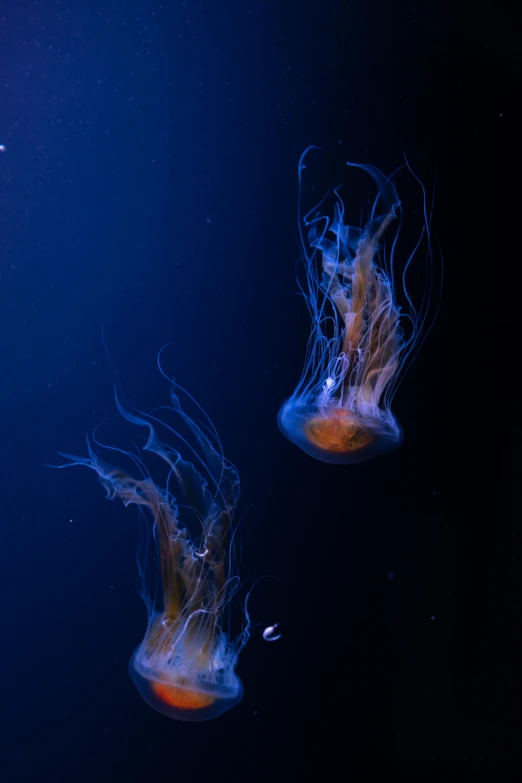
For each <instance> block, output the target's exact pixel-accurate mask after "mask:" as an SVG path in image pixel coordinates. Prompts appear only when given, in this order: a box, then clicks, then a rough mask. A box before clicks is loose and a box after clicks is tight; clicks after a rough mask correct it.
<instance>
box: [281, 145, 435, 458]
mask: <svg viewBox="0 0 522 783" xmlns="http://www.w3.org/2000/svg"><path fill="white" fill-rule="evenodd" d="M310 149H311V148H308V149H307V150H305V152H304V153H303V155H302V156H301V159H300V161H299V188H300V193H301V173H302V171H303V169H304V168H305V166H304V163H303V161H304V158H305V156H306V155H307V153H308V151H309V150H310ZM347 165H348V166H351V167H354V168H359V169H362V170H363V171H364V172H366V173H367V174H368V175H369V176H370V177H371V178H372V179H373V181H374V184H375V185H376V186H377V190H378V193H377V196H376V198H375V200H374V202H373V206H372V208H371V212H370V217H369V220H368V221H367V222H366V224H365V225H364V226H363V227H362V228H356V227H353V226H350V225H347V224H346V223H345V221H344V214H345V205H344V202H343V200H342V199H341V197H340V193H339V190H338V189H337V190H335V191H333V193H334V195H335V206H334V209H333V217H332V218H330V217H328V216H327V215H325V214H323V212H322V211H321V207H322V206H323V203H324V201H325V199H323V201H321V203H320V204H319V206H318V207H317V208H316V209H315V210H312V212H309V213H308V214H307V215H306V216H305V217H304V219H303V222H304V225H305V227H306V228H307V229H308V243H309V246H310V248H311V250H310V252H307V251H306V249H305V241H304V238H303V234H302V231H301V228H300V235H301V240H302V245H303V250H304V263H305V272H306V283H305V285H303V286H301V289H302V291H303V293H304V296H305V299H306V302H307V305H308V310H309V312H310V315H311V317H312V330H311V334H310V337H309V340H308V348H307V355H306V361H305V366H304V369H303V372H302V375H301V379H300V381H299V383H298V385H297V388H296V389H295V391H294V393H293V394H292V396H291V397H290V398H289V399H287V400H286V401H285V402H284V403H283V405H282V407H281V409H280V411H279V414H278V424H279V427H280V429H281V431H282V432H283V434H284V435H285V436H286V437H287V438H288V439H289V440H291V441H293V442H294V443H295V444H296V445H298V446H299V447H300V448H301V449H302V450H303V451H305V452H306V453H307V454H309V455H311V456H312V457H315V458H316V459H319V460H322V461H323V462H330V463H340V464H351V463H356V462H362V461H364V460H367V459H370V458H371V457H374V456H376V455H379V454H384V453H386V452H389V451H391V450H393V449H396V448H397V447H398V446H400V444H401V442H402V430H401V427H400V425H399V423H398V422H397V420H396V419H395V417H394V415H393V413H392V411H391V403H392V400H393V396H394V394H395V392H396V389H397V386H398V383H399V381H400V379H401V377H402V375H403V374H404V371H405V369H406V367H407V366H408V364H409V362H410V361H411V359H412V358H413V357H414V355H415V354H416V351H417V349H418V348H419V347H420V344H421V343H422V341H423V339H424V338H425V336H426V334H427V331H429V328H430V325H429V324H428V314H429V312H430V310H431V305H432V296H431V281H432V275H433V264H432V249H431V241H430V222H431V215H430V214H429V212H428V209H427V205H426V193H425V189H424V187H423V185H422V183H421V182H420V180H419V179H418V178H417V177H416V176H415V174H413V172H412V171H411V169H410V167H409V164H406V166H407V168H408V169H409V171H410V173H411V174H412V176H413V177H414V179H415V180H416V181H417V183H418V184H419V185H420V188H421V191H422V203H421V206H422V208H423V213H422V214H423V228H422V231H421V235H420V236H419V237H418V239H417V241H416V243H415V246H414V250H413V252H412V253H411V254H410V255H409V257H406V260H405V263H403V264H402V268H401V270H400V271H399V270H398V269H397V263H396V258H395V256H396V249H397V239H398V235H399V229H400V222H399V226H398V228H397V230H396V232H395V234H394V236H393V238H392V240H391V242H390V244H389V247H390V250H389V252H388V253H385V252H384V251H381V252H379V251H380V246H379V243H380V242H381V240H382V238H383V235H384V233H385V232H386V230H387V229H388V227H389V226H390V224H391V223H392V221H393V220H394V218H395V217H396V216H397V214H398V213H399V210H400V201H399V197H398V195H397V191H396V188H395V185H394V183H393V181H392V179H391V178H389V177H386V176H385V175H384V174H383V173H382V172H381V171H380V170H379V169H377V168H375V167H374V166H368V165H363V164H358V163H348V164H347ZM325 198H326V197H325ZM328 235H330V237H332V238H329V236H328ZM423 240H425V243H426V259H427V263H426V266H425V278H424V285H423V289H424V291H423V297H422V303H421V305H420V308H419V309H418V310H416V309H415V307H414V305H413V302H412V298H411V296H410V294H409V291H408V289H407V287H406V276H407V272H408V269H409V267H410V264H411V262H412V260H413V258H414V256H416V255H417V253H418V251H419V248H420V246H421V244H422V242H423ZM398 289H400V290H398ZM398 293H400V295H401V297H402V300H403V302H404V304H405V305H406V312H405V313H403V312H401V307H400V306H399V303H398V296H397V294H398ZM405 323H407V324H408V330H407V331H408V336H405V331H404V329H403V325H404V324H405ZM430 323H433V319H432V320H431V322H430Z"/></svg>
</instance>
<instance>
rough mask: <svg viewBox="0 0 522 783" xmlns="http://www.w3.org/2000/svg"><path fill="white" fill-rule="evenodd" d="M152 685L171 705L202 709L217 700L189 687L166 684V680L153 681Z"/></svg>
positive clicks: (155, 691) (187, 708) (185, 708)
mask: <svg viewBox="0 0 522 783" xmlns="http://www.w3.org/2000/svg"><path fill="white" fill-rule="evenodd" d="M151 685H152V690H153V691H154V693H155V694H156V696H157V697H158V698H159V699H161V701H163V702H165V704H168V705H169V706H170V707H180V708H181V709H183V710H200V709H203V707H209V706H210V705H211V704H213V703H214V702H215V698H214V696H209V695H208V694H206V693H201V691H191V690H190V689H189V688H180V687H179V685H166V684H165V683H164V682H153V683H151Z"/></svg>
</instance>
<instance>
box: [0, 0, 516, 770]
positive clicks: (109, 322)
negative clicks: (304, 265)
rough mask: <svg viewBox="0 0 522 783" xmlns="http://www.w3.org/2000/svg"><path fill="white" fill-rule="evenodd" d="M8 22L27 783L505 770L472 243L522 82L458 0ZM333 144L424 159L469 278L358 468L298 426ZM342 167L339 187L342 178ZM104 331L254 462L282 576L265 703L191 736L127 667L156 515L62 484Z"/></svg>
mask: <svg viewBox="0 0 522 783" xmlns="http://www.w3.org/2000/svg"><path fill="white" fill-rule="evenodd" d="M1 16H2V18H1V19H0V47H1V48H0V65H1V73H0V101H1V104H0V143H1V144H4V145H5V147H6V150H5V151H4V152H2V153H0V178H1V179H0V245H1V255H0V378H1V384H0V395H1V398H0V416H1V432H2V446H3V448H2V458H1V473H0V475H1V477H2V513H1V546H0V579H1V584H0V595H1V602H2V618H1V621H2V622H1V626H0V627H1V628H2V632H1V644H0V650H1V654H0V660H1V662H2V670H3V675H4V676H3V678H2V679H1V680H0V688H1V690H0V692H1V713H0V721H1V731H0V758H1V761H2V767H1V772H0V774H1V775H2V780H5V781H6V783H7V781H9V783H10V781H15V780H38V781H62V780H64V781H71V780H72V781H94V780H104V781H105V780H107V781H117V780H120V779H122V780H124V779H126V780H140V781H141V780H153V779H159V778H160V777H161V779H164V780H178V781H180V780H181V781H208V780H213V781H216V780H219V781H221V780H223V781H231V780H232V781H233V780H237V781H247V780H265V779H270V780H302V779H303V776H306V775H307V774H308V775H310V774H313V775H314V776H317V777H319V778H320V779H327V777H328V775H332V774H334V773H333V772H331V771H330V772H328V770H332V769H333V770H335V769H338V768H341V769H342V770H343V771H344V772H345V773H346V775H349V774H350V771H353V770H355V769H365V770H370V771H371V770H376V769H382V770H384V771H391V770H393V769H396V768H400V769H401V770H402V771H403V772H405V771H408V770H413V771H417V773H418V771H419V770H420V772H421V773H422V774H424V773H425V772H426V771H429V770H433V769H439V768H443V769H453V768H454V767H455V768H457V767H459V768H460V767H461V766H464V767H465V768H468V766H469V768H472V767H473V766H474V765H478V766H479V767H481V766H483V765H484V764H486V763H489V762H492V761H493V760H494V759H497V758H500V757H503V756H505V754H506V750H505V744H506V733H505V732H504V731H501V730H500V729H499V728H498V726H497V718H498V715H499V714H503V713H504V714H505V712H506V710H505V704H506V701H507V699H508V696H507V692H508V690H509V688H508V683H507V680H506V677H507V675H504V674H503V673H502V665H501V664H502V662H504V663H505V661H506V657H505V655H504V653H503V652H502V650H503V649H504V647H503V642H502V638H503V637H502V611H503V609H504V608H505V607H504V604H503V599H502V596H503V591H504V584H503V583H501V581H499V580H501V577H500V576H499V573H500V571H501V569H500V567H499V566H498V560H497V556H498V557H501V556H502V552H500V554H499V550H498V548H499V547H501V544H502V541H501V540H500V539H499V540H500V543H499V540H496V539H495V538H494V537H493V538H491V534H490V532H489V531H490V529H491V524H489V526H488V525H487V524H486V522H488V521H489V522H491V520H492V517H491V514H492V513H494V511H493V512H490V511H489V510H486V499H485V497H484V492H483V487H485V486H487V484H482V485H481V482H480V478H479V477H478V474H477V473H473V472H472V468H471V466H472V465H473V461H474V459H476V458H477V455H478V453H479V452H478V449H480V447H481V445H483V444H484V436H481V435H480V434H478V429H480V428H477V426H475V423H476V421H477V418H476V417H475V418H474V415H471V413H470V411H471V410H472V409H473V410H475V411H476V412H478V411H479V410H480V409H481V405H480V402H479V400H478V399H477V395H478V394H479V390H478V388H477V386H475V385H473V383H469V376H470V374H471V373H472V368H473V367H476V366H477V363H478V361H479V360H478V358H473V357H474V356H475V354H473V351H476V356H477V357H478V354H479V351H478V348H477V339H476V338H475V339H470V331H471V326H470V324H471V322H472V321H471V316H470V315H469V314H467V313H466V312H465V308H466V306H467V304H468V298H469V299H470V300H471V294H470V295H469V297H468V294H467V292H468V291H469V286H470V285H476V286H478V285H479V281H478V280H477V277H480V275H477V276H476V277H474V280H472V281H471V282H470V280H469V279H468V276H467V272H466V273H465V271H464V267H465V266H466V265H467V264H469V263H471V258H470V257H468V256H466V255H464V254H463V253H462V252H461V250H463V249H467V250H468V253H469V248H470V245H469V242H470V241H472V240H471V239H469V237H465V236H463V232H464V231H465V230H466V227H467V226H468V225H470V224H469V223H467V222H466V215H467V216H469V214H470V212H471V207H470V203H469V202H470V199H471V198H472V195H473V189H474V184H473V179H469V178H468V175H470V176H471V175H472V173H473V171H474V165H475V163H476V161H475V162H474V164H473V165H472V163H471V162H470V159H471V157H472V154H471V150H472V149H473V148H475V149H478V148H479V147H480V146H481V144H482V140H483V138H487V139H489V140H491V139H495V143H498V144H499V145H501V144H502V143H503V137H502V136H501V135H500V134H501V133H502V131H501V130H499V127H500V126H499V123H500V120H501V118H499V114H500V113H501V112H504V113H505V112H506V110H507V109H506V106H507V103H506V101H505V94H501V93H499V94H498V95H496V96H495V97H493V92H494V91H491V90H490V89H489V88H488V85H487V83H486V82H484V81H483V76H484V75H485V74H488V73H490V69H489V58H491V57H493V58H494V57H495V46H496V41H497V40H499V38H498V36H497V37H495V36H494V35H492V36H490V39H489V44H488V47H487V48H486V49H485V50H483V48H482V45H481V43H480V36H481V35H482V30H480V29H479V28H480V23H479V22H477V21H476V19H475V17H474V18H473V20H472V22H473V23H472V24H471V23H470V25H469V26H468V28H467V32H466V34H465V35H463V36H462V37H459V35H458V34H457V33H456V32H455V30H454V29H453V23H452V22H451V21H450V17H449V16H446V15H445V14H444V13H443V11H442V8H441V7H439V6H438V5H437V4H434V5H432V6H430V7H425V8H424V7H423V9H422V10H420V8H419V4H418V3H415V2H400V3H399V4H398V5H397V4H387V3H382V2H379V0H370V2H363V1H362V0H357V2H354V3H351V4H345V3H341V2H313V1H312V0H303V2H299V3H298V2H294V1H293V0H290V1H288V2H276V0H266V1H265V0H227V2H221V3H216V2H211V1H210V0H200V1H197V0H196V1H195V2H177V0H173V1H172V2H164V3H163V4H162V3H160V2H155V1H154V0H151V2H142V1H141V0H126V1H125V2H124V0H104V2H101V0H89V1H87V0H72V1H71V2H56V1H50V2H47V3H36V2H34V3H33V2H26V0H18V1H17V2H16V3H15V2H14V0H13V1H12V2H11V1H9V2H6V3H4V4H3V5H2V11H1ZM491 23H492V24H493V23H494V20H493V18H492V21H491ZM469 60H470V61H471V63H472V64H473V63H476V64H475V65H472V66H471V68H470V71H469V73H472V78H471V80H470V79H469V76H467V75H466V76H464V75H463V72H462V66H463V63H465V62H468V61H469ZM506 62H507V61H506ZM473 69H474V70H473ZM502 89H504V88H502ZM488 90H489V91H488ZM479 94H480V96H481V99H480V109H479V108H478V105H479V104H478V96H479ZM503 101H504V102H503ZM503 119H504V120H505V122H508V121H509V116H507V117H504V118H503ZM481 134H482V135H481ZM309 144H318V145H320V146H322V147H323V148H324V149H325V151H326V152H325V155H326V158H325V159H326V160H330V159H335V160H336V161H337V163H339V161H340V162H342V160H344V159H345V158H349V159H351V160H354V161H361V162H367V163H372V164H375V165H378V166H379V167H381V168H382V169H383V170H385V171H391V170H392V169H394V168H395V166H396V165H398V164H399V163H400V162H401V155H402V153H401V146H402V147H403V148H404V149H405V150H406V152H407V153H408V154H409V155H411V156H417V155H419V156H421V157H420V158H419V160H420V163H419V165H420V170H421V172H422V173H423V176H425V178H426V181H427V183H428V184H430V183H431V182H432V181H433V176H434V174H435V173H436V174H437V191H436V208H435V216H434V226H435V229H436V232H437V234H438V237H439V239H440V242H441V245H442V247H443V250H444V256H445V263H446V286H445V290H444V295H443V300H442V309H441V313H440V317H439V320H438V322H437V324H436V326H435V328H434V330H433V332H432V333H431V335H430V337H429V339H428V341H427V343H426V344H425V346H424V348H423V350H422V353H421V354H420V355H419V357H418V361H417V362H416V364H415V365H414V367H413V368H412V370H411V372H410V373H409V374H408V376H407V378H406V380H405V382H404V385H403V386H401V388H400V390H399V393H398V395H397V397H396V403H395V411H396V413H397V416H398V418H399V420H400V421H401V423H402V425H403V427H404V431H405V442H404V445H403V447H402V448H401V450H400V451H399V452H397V453H396V454H394V455H392V456H389V457H386V458H382V459H378V460H374V461H372V462H369V463H365V464H362V465H358V466H354V467H351V468H342V467H336V466H329V465H324V464H321V463H318V462H315V461H313V460H311V459H310V458H308V457H306V456H305V455H304V454H302V453H301V452H299V451H298V450H297V449H296V448H295V447H294V446H292V445H291V444H290V443H288V442H287V441H285V440H284V438H283V437H282V436H281V434H280V433H279V431H278V429H277V426H276V414H277V410H278V408H279V406H280V404H281V402H282V400H283V399H284V398H285V396H287V395H289V394H290V393H291V391H292V389H293V387H294V385H295V383H296V381H297V379H298V377H299V374H300V371H301V365H302V361H303V357H304V348H305V342H306V339H307V334H308V325H309V324H308V318H307V314H306V310H305V307H304V303H303V302H302V301H301V300H300V299H299V298H298V297H297V296H295V292H296V283H295V262H296V260H297V258H298V256H299V247H298V244H297V241H296V227H297V226H296V203H297V179H296V172H297V163H298V160H299V156H300V155H301V153H302V151H303V150H304V148H305V147H306V146H307V145H309ZM495 149H496V147H495ZM483 165H484V166H485V169H486V170H485V171H482V172H481V174H482V175H483V176H485V177H487V176H488V169H487V167H488V166H489V167H490V170H491V169H492V168H494V160H492V158H491V156H490V157H489V159H488V161H487V162H486V163H484V162H483ZM318 171H319V167H317V166H315V167H314V176H316V180H315V181H314V182H313V187H316V188H317V191H318V192H322V190H323V189H324V188H325V187H328V186H330V185H332V184H337V183H336V182H332V181H331V179H330V173H329V172H331V171H338V172H340V171H341V169H340V168H338V169H335V166H334V167H333V168H330V169H329V172H328V173H327V172H325V173H324V174H322V175H321V173H320V172H319V173H317V172H318ZM450 171H451V176H450ZM450 181H451V183H452V186H451V188H450V184H449V183H450ZM466 210H467V212H466ZM473 214H474V215H475V216H476V213H473ZM459 243H460V244H459ZM474 258H475V262H476V263H478V260H480V256H475V257H474ZM477 259H478V260H477ZM468 268H469V267H468ZM102 323H103V325H104V329H105V337H106V340H107V344H108V347H109V349H110V352H111V354H112V358H113V361H114V364H115V366H116V367H117V369H118V373H119V377H120V381H121V383H122V385H123V387H124V389H125V391H126V393H127V395H128V397H129V398H130V400H131V401H132V402H133V403H134V404H136V405H137V406H138V407H140V408H142V409H148V408H151V407H153V406H155V405H158V404H162V403H163V402H166V401H167V395H168V385H167V384H166V382H165V381H164V380H163V379H162V378H161V377H160V375H159V373H158V372H157V369H156V353H157V351H158V349H159V348H160V347H161V346H162V345H163V344H164V343H166V342H169V341H172V343H173V345H172V348H171V349H170V350H169V352H168V353H167V354H166V357H167V358H166V362H167V368H168V371H169V372H172V373H173V374H174V375H175V376H176V378H177V380H178V381H179V382H180V383H181V384H182V385H184V386H186V387H187V388H188V389H189V390H190V391H191V393H193V394H194V395H196V397H197V399H198V400H199V402H200V403H201V405H202V406H203V407H204V408H205V410H206V411H207V412H208V413H209V415H210V416H211V417H212V419H213V420H214V422H215V424H216V426H217V428H218V430H219V432H220V434H221V437H222V440H223V444H224V447H225V451H226V454H227V456H228V457H229V458H230V459H231V460H233V462H234V463H235V464H236V465H237V466H238V469H239V471H240V475H241V480H242V506H241V511H242V514H243V518H242V524H241V534H240V542H241V551H240V555H241V558H240V569H241V575H242V576H243V577H244V579H245V582H246V584H247V585H248V584H252V583H253V582H254V581H255V579H256V578H257V577H258V576H260V575H262V574H269V575H273V576H275V577H277V579H275V580H265V581H264V582H262V583H261V585H260V586H259V588H258V589H257V590H256V592H255V593H254V596H253V598H252V604H251V610H252V615H253V621H254V622H256V623H260V624H261V627H264V625H267V624H270V623H273V622H275V621H279V622H280V624H281V630H282V632H283V637H282V639H281V640H280V641H279V642H277V643H274V644H267V643H265V642H263V640H262V639H261V637H260V635H259V629H258V631H257V632H256V633H254V635H253V638H252V640H251V642H250V644H249V646H248V647H247V648H246V649H245V651H244V652H243V654H242V657H241V659H240V662H239V667H238V671H239V674H240V676H241V678H242V680H243V682H244V686H245V697H244V700H243V701H242V703H241V704H240V705H239V706H238V707H236V708H235V709H234V710H233V711H231V712H230V713H228V714H226V715H225V716H223V717H222V718H220V719H218V720H216V721H214V722H209V723H206V724H200V725H194V724H182V723H175V722H169V721H168V720H166V719H165V718H163V717H162V716H160V715H159V714H156V713H154V712H153V711H151V710H150V709H149V708H148V707H147V706H146V705H145V703H144V702H142V701H141V699H140V697H139V695H138V693H137V692H136V690H135V689H134V686H133V685H132V683H131V681H130V680H129V678H128V675H127V661H128V658H129V657H130V655H131V653H132V650H133V649H134V647H135V646H136V644H137V643H138V642H139V640H140V639H141V636H142V634H143V630H144V622H145V613H144V609H143V606H142V604H141V601H140V598H139V596H138V594H137V592H136V566H135V548H136V543H137V522H136V515H135V514H133V512H132V511H131V510H125V509H124V508H123V507H121V506H120V505H117V504H110V503H108V502H107V501H105V500H104V498H103V491H102V489H101V487H99V485H98V484H97V482H96V480H95V477H94V475H93V474H91V473H90V472H88V471H82V470H80V469H78V470H77V471H73V470H71V471H50V470H49V469H48V468H46V467H44V464H45V463H49V462H51V463H52V462H55V461H56V460H57V457H56V452H57V451H59V450H65V451H72V452H79V453H83V450H84V436H85V433H90V432H91V431H92V430H93V428H94V427H95V426H96V425H97V424H98V423H99V422H100V421H101V420H102V419H104V418H105V417H106V416H108V415H111V414H112V413H113V412H114V402H113V396H112V385H113V374H112V370H111V366H110V364H109V362H108V359H107V356H106V354H105V351H104V348H103V343H102V337H101V324H102ZM488 337H489V335H488V334H485V335H484V334H482V336H481V337H479V339H482V340H487V339H488ZM484 354H486V358H484ZM481 357H482V359H484V361H485V362H487V352H484V353H482V354H481ZM466 381H468V385H467V386H466V387H465V390H463V386H464V384H465V383H466ZM473 406H475V407H473ZM481 426H482V425H481ZM486 429H487V428H486ZM464 433H466V434H464ZM473 438H475V440H473ZM464 466H465V469H464ZM470 471H471V472H470ZM479 486H480V487H481V491H480V497H479V496H478V495H479V493H478V487H479ZM472 509H474V510H473V511H472ZM477 509H478V512H477ZM390 572H393V574H394V578H393V579H392V578H390V576H389V575H390ZM502 573H504V572H503V571H502ZM433 616H434V617H435V619H434V620H432V619H431V618H432V617H433ZM499 640H500V641H499ZM504 642H505V639H504ZM314 765H316V766H314ZM417 773H415V772H414V774H417ZM419 774H420V773H419ZM305 779H306V778H305ZM362 779H364V777H363V778H362ZM416 779H419V777H418V776H417V778H416Z"/></svg>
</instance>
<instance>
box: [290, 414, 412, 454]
mask: <svg viewBox="0 0 522 783" xmlns="http://www.w3.org/2000/svg"><path fill="white" fill-rule="evenodd" d="M277 421H278V424H279V428H280V430H281V432H282V433H283V434H284V435H285V436H286V437H287V438H288V439H289V440H290V441H292V442H293V443H295V444H296V446H299V447H300V448H301V449H302V450H303V451H304V452H306V454H308V455H309V456H311V457H315V459H318V460H320V461H321V462H329V463H332V464H337V465H353V464H355V463H357V462H364V461H365V460H367V459H371V458H372V457H376V456H378V455H380V454H386V453H387V452H390V451H394V450H395V449H398V448H399V446H400V445H401V443H402V438H403V436H402V429H401V427H400V425H399V423H398V422H397V420H396V419H395V418H394V417H393V416H390V417H388V420H386V419H385V417H382V418H374V417H371V416H367V417H364V416H362V415H360V414H359V415H357V414H355V413H354V412H353V411H350V410H349V409H347V408H343V407H341V406H337V405H336V406H334V407H331V408H326V407H323V408H321V407H319V406H318V405H313V404H308V405H299V404H297V405H296V404H293V403H292V402H290V401H288V402H286V403H284V405H283V406H282V407H281V410H280V411H279V414H278V419H277Z"/></svg>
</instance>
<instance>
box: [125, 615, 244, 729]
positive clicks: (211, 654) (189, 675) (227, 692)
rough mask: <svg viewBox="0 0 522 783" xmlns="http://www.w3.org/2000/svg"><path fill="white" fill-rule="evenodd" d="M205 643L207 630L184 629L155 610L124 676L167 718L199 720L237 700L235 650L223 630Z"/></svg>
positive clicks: (239, 685) (240, 690)
mask: <svg viewBox="0 0 522 783" xmlns="http://www.w3.org/2000/svg"><path fill="white" fill-rule="evenodd" d="M183 637H185V638H183ZM208 641H209V640H208V638H207V632H205V633H204V634H203V635H201V634H197V633H195V634H191V633H188V631H187V629H185V633H184V632H183V631H180V629H179V626H178V627H176V624H175V623H169V622H168V621H166V620H165V617H164V616H163V615H162V614H158V616H157V618H156V620H155V621H154V622H153V624H152V626H151V630H150V632H149V633H147V635H146V636H145V639H144V640H143V642H142V643H141V644H140V645H139V647H138V648H137V649H136V650H135V651H134V654H133V655H132V657H131V659H130V661H129V675H130V678H131V680H132V681H133V683H134V685H135V686H136V688H137V690H138V692H139V694H140V695H141V697H142V698H143V699H144V701H145V702H147V704H148V705H149V706H150V707H152V708H153V709H154V710H156V711H157V712H160V713H161V714H162V715H165V716H167V717H168V718H174V719H176V720H183V721H188V722H200V721H205V720H210V719H211V718H216V717H217V716H218V715H221V714H223V713H224V712H226V711H227V710H229V709H231V708H232V707H234V706H235V705H236V704H238V702H240V701H241V699H242V697H243V686H242V683H241V680H240V679H239V677H238V676H237V674H236V673H235V671H234V668H235V664H236V660H237V654H236V653H235V652H234V650H233V649H232V648H231V647H230V646H229V645H227V638H226V636H225V634H222V636H221V638H220V639H219V642H218V643H217V644H215V643H212V644H211V645H210V646H209V645H208ZM212 641H213V640H212Z"/></svg>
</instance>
